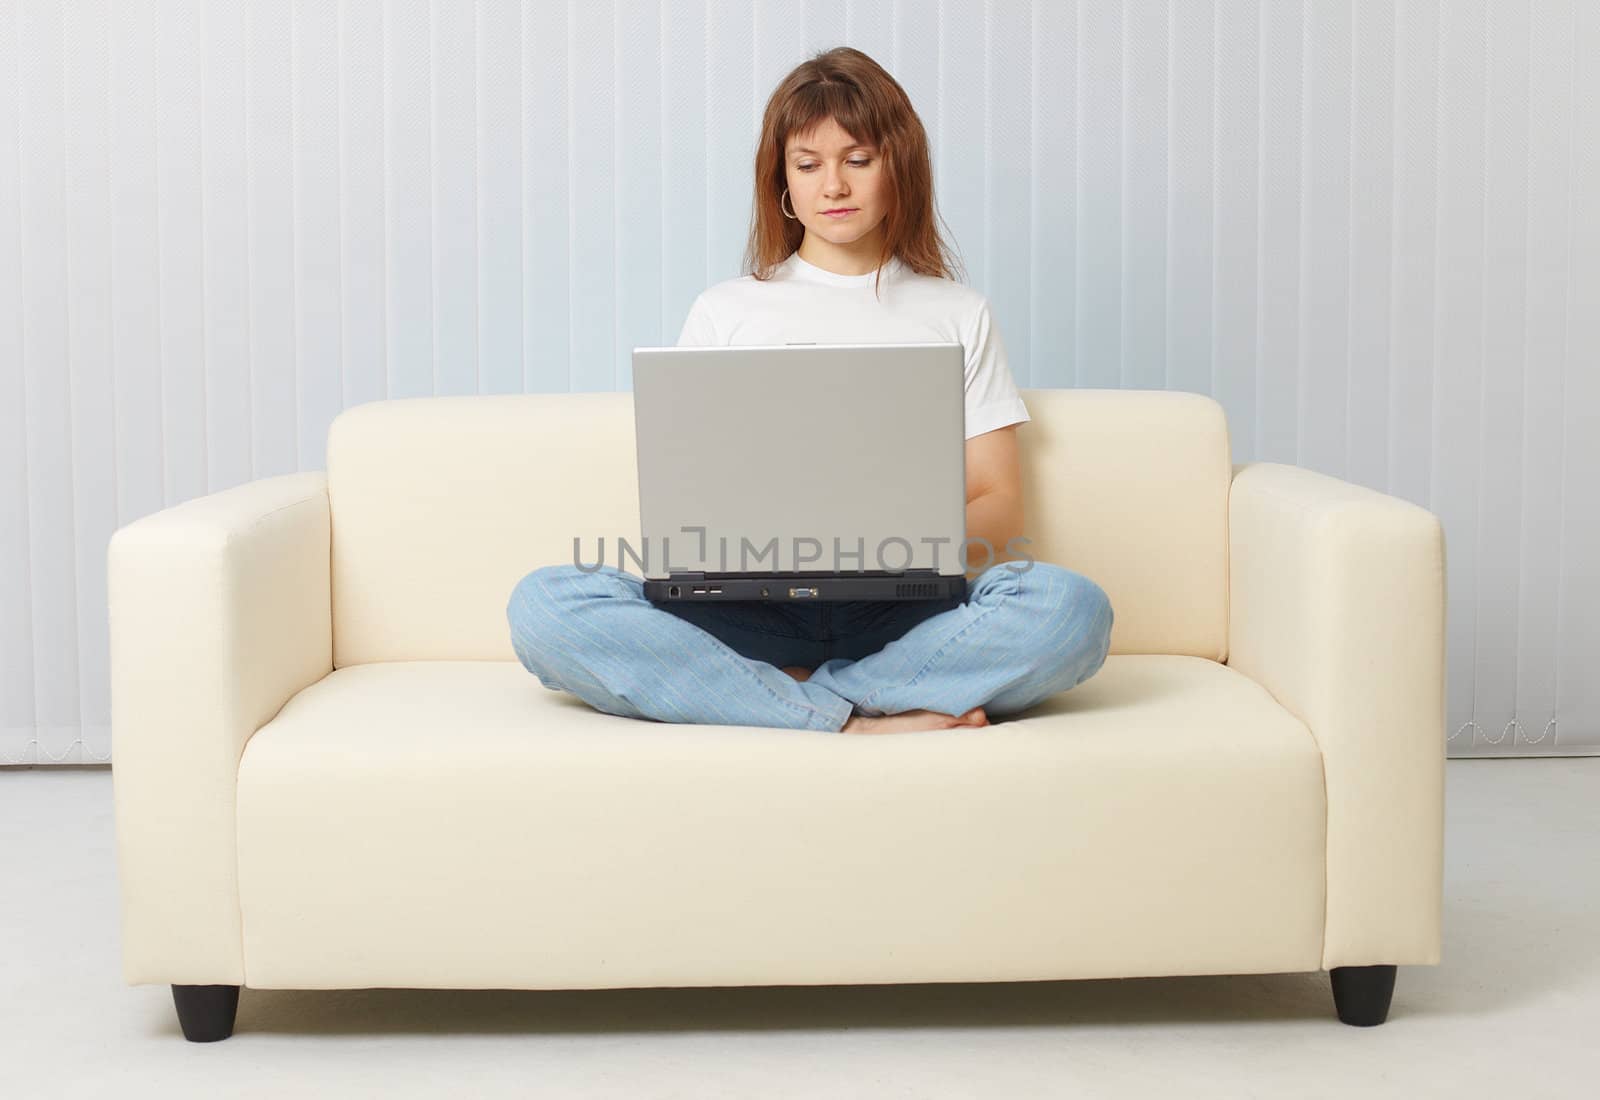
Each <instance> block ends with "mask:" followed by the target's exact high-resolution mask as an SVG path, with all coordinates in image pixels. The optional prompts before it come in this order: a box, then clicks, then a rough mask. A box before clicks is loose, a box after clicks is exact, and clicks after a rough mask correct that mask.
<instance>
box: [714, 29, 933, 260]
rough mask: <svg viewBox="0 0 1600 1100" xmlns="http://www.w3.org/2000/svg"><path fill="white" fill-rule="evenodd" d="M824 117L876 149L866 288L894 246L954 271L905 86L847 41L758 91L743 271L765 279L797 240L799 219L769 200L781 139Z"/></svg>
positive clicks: (780, 161)
mask: <svg viewBox="0 0 1600 1100" xmlns="http://www.w3.org/2000/svg"><path fill="white" fill-rule="evenodd" d="M829 117H832V118H833V120H834V121H835V122H837V123H838V124H839V127H840V129H842V130H844V131H845V132H846V133H848V134H849V135H850V136H851V137H853V138H855V140H857V141H860V142H867V143H871V144H873V145H876V146H877V147H878V149H879V157H880V159H881V162H882V171H883V174H884V178H885V180H886V181H887V184H888V193H889V210H888V213H886V214H885V215H884V219H883V223H882V225H883V238H884V244H883V252H882V254H881V255H880V256H879V257H878V267H879V271H878V279H877V280H874V283H873V289H874V291H876V290H877V289H878V286H877V284H878V282H879V281H881V280H882V278H883V271H882V268H883V265H884V264H885V263H887V262H888V261H889V259H890V257H894V256H898V257H899V258H900V261H901V262H902V263H904V264H905V265H906V266H907V267H909V268H910V269H911V270H913V271H915V272H918V273H919V274H922V275H934V276H938V277H940V278H954V276H953V275H952V274H951V268H952V266H953V255H952V253H951V250H950V249H949V247H948V246H947V245H946V244H945V241H944V239H943V238H942V237H941V236H940V235H939V231H938V230H937V229H936V228H935V227H934V217H935V213H934V202H933V169H932V166H931V164H930V161H929V158H928V135H927V131H925V130H924V129H923V127H922V120H921V119H920V118H918V117H917V112H916V110H915V109H913V108H912V106H911V99H910V97H908V96H907V95H906V92H905V89H904V88H902V87H901V86H900V84H899V83H898V82H897V81H896V80H895V78H894V77H892V76H890V75H889V74H888V73H887V72H885V71H884V69H883V67H882V66H881V65H879V64H878V63H877V62H876V61H874V60H872V58H870V57H868V56H867V55H866V54H864V53H862V52H861V51H860V50H857V49H854V48H852V47H850V46H836V47H834V48H833V49H831V50H827V51H825V52H823V53H819V54H816V55H815V56H813V57H812V58H811V59H810V60H808V61H804V62H802V63H801V64H799V65H797V66H796V67H795V68H794V70H793V71H792V72H790V73H789V75H788V76H786V77H784V78H783V79H782V80H781V81H779V82H778V86H777V88H775V89H773V92H772V96H771V98H769V99H768V100H767V107H766V111H765V113H764V114H763V115H762V120H761V138H760V141H759V142H758V143H757V145H756V166H755V201H754V203H753V204H752V207H751V209H752V216H751V225H750V241H749V244H748V245H747V246H746V248H745V255H744V267H745V270H746V272H747V273H749V274H752V275H754V276H755V277H756V279H758V280H760V281H763V282H765V281H766V280H767V279H769V278H771V277H772V272H773V269H774V268H775V267H776V266H777V265H778V264H781V263H782V262H783V261H784V260H786V259H788V258H789V256H790V255H791V254H792V253H793V252H794V251H795V250H796V249H797V248H799V247H800V242H801V240H802V239H804V237H805V226H803V225H801V224H800V222H799V221H797V220H795V219H793V218H790V217H787V216H786V215H785V214H784V213H783V210H782V209H781V208H780V206H779V203H780V202H781V201H782V199H783V189H784V188H785V187H786V186H787V185H788V184H787V180H786V177H785V174H784V155H783V150H784V145H785V143H786V142H787V141H788V140H789V135H790V134H791V133H802V134H803V133H806V132H807V131H809V130H810V129H811V128H812V127H813V126H815V125H817V124H818V123H820V122H822V121H823V120H825V119H827V118H829ZM940 220H941V221H942V220H943V219H940Z"/></svg>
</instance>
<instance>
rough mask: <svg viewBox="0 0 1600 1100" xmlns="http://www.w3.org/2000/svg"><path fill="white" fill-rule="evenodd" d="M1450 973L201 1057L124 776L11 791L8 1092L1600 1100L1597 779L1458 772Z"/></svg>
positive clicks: (895, 993) (723, 1012)
mask: <svg viewBox="0 0 1600 1100" xmlns="http://www.w3.org/2000/svg"><path fill="white" fill-rule="evenodd" d="M1447 775H1448V778H1447V788H1446V817H1447V830H1448V831H1447V835H1446V843H1445V859H1446V870H1445V914H1444V951H1443V956H1444V957H1443V962H1442V963H1441V964H1440V965H1439V966H1437V967H1401V968H1400V972H1399V979H1398V981H1397V982H1396V986H1395V995H1394V1002H1393V1005H1392V1007H1391V1009H1390V1014H1389V1021H1388V1023H1386V1024H1383V1025H1381V1026H1379V1027H1374V1028H1355V1027H1348V1026H1346V1025H1344V1024H1341V1023H1339V1022H1338V1021H1337V1020H1336V1019H1335V1017H1334V1015H1333V1003H1332V1000H1331V996H1330V994H1329V991H1328V984H1327V976H1326V975H1325V974H1322V973H1311V974H1282V975H1248V976H1240V977H1221V976H1219V977H1185V978H1138V979H1131V980H1126V981H1084V982H1029V983H1016V984H1007V983H994V984H981V985H964V984H939V985H896V986H825V987H806V986H787V987H775V988H749V989H654V990H595V991H558V992H545V991H529V992H518V991H483V992H459V991H429V990H407V989H376V990H356V991H350V992H330V991H308V992H297V991H286V990H253V989H248V988H247V989H245V990H244V991H243V993H242V994H241V997H240V1002H239V1016H238V1023H237V1026H236V1030H235V1033H234V1035H233V1037H232V1038H230V1039H227V1040H224V1041H222V1042H218V1043H207V1044H198V1043H188V1042H185V1041H184V1039H183V1037H182V1035H181V1033H180V1032H179V1030H178V1023H177V1017H176V1016H175V1015H174V1013H173V1007H172V996H171V992H170V989H169V987H167V986H164V985H162V986H155V985H150V986H125V985H123V984H122V980H121V976H120V967H119V953H120V950H121V934H120V930H119V928H118V924H117V879H116V866H115V846H114V836H113V829H112V816H111V773H110V770H109V769H108V768H105V767H97V768H81V769H75V768H34V769H11V768H8V769H3V770H0V884H3V887H0V934H3V935H4V941H3V944H0V1093H3V1094H4V1095H5V1096H6V1097H8V1098H16V1100H34V1098H38V1097H57V1096H60V1097H79V1096H83V1097H101V1096H111V1095H113V1094H114V1092H120V1093H123V1094H129V1093H131V1094H133V1095H143V1094H146V1093H148V1094H150V1095H158V1094H159V1095H160V1096H163V1097H173V1096H178V1097H187V1096H195V1097H200V1096H205V1097H216V1096H227V1097H254V1096H260V1097H274V1098H277V1097H282V1096H286V1095H291V1094H293V1095H297V1096H341V1097H343V1096H350V1097H354V1096H380V1095H381V1096H384V1097H398V1096H439V1095H443V1094H444V1093H445V1092H446V1091H449V1092H452V1093H456V1092H460V1093H461V1094H463V1095H467V1096H474V1097H481V1096H499V1095H507V1096H510V1095H516V1096H572V1097H628V1098H630V1100H632V1098H645V1097H669V1096H670V1097H694V1098H697V1100H698V1098H708V1097H752V1098H754V1097H760V1098H766V1097H781V1096H818V1097H828V1098H830V1100H836V1098H845V1097H886V1096H896V1097H898V1096H906V1097H945V1096H951V1097H982V1098H985V1100H988V1098H1006V1100H1009V1098H1012V1097H1032V1096H1052V1097H1053V1096H1069V1095H1084V1096H1145V1095H1160V1096H1216V1097H1230V1098H1237V1097H1247V1096H1261V1097H1272V1098H1275V1100H1276V1098H1282V1097H1307V1096H1330V1097H1331V1096H1339V1097H1362V1098H1365V1097H1372V1096H1395V1097H1433V1096H1439V1097H1452V1098H1455V1097H1475V1096H1486V1097H1487V1096H1494V1097H1517V1098H1519V1100H1521V1098H1525V1097H1555V1096H1561V1097H1566V1096H1573V1097H1577V1096H1583V1097H1591V1096H1596V1095H1600V1089H1597V1087H1596V1080H1597V1074H1600V1058H1597V1056H1596V1054H1595V1049H1596V1047H1597V1045H1600V967H1597V965H1596V961H1597V956H1600V935H1597V932H1600V919H1597V916H1600V758H1587V759H1578V758H1573V759H1543V760H1454V761H1451V762H1450V763H1449V765H1448V767H1447Z"/></svg>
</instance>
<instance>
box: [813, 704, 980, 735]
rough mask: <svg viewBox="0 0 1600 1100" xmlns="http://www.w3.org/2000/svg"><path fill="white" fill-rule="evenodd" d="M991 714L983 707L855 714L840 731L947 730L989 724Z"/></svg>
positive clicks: (897, 731)
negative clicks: (944, 711)
mask: <svg viewBox="0 0 1600 1100" xmlns="http://www.w3.org/2000/svg"><path fill="white" fill-rule="evenodd" d="M988 724H989V716H988V715H987V714H985V713H984V712H983V708H982V707H973V708H972V709H971V710H969V711H967V712H966V713H965V714H942V713H940V712H939V711H936V710H907V711H902V712H901V713H899V714H885V715H883V716H881V717H873V716H869V715H865V714H852V715H851V716H850V719H849V720H848V721H847V722H845V724H844V728H843V729H841V730H840V731H839V732H840V733H905V732H908V731H910V730H947V729H954V728H955V727H956V726H987V725H988Z"/></svg>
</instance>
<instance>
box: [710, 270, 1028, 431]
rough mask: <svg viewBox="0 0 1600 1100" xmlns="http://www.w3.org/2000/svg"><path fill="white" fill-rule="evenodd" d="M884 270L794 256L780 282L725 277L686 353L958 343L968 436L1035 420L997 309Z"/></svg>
mask: <svg viewBox="0 0 1600 1100" xmlns="http://www.w3.org/2000/svg"><path fill="white" fill-rule="evenodd" d="M882 271H883V282H882V285H881V287H880V288H879V289H878V293H876V294H875V293H874V288H873V281H874V280H875V279H877V278H878V272H877V271H869V272H867V273H866V274H865V275H839V274H835V273H834V272H832V271H825V270H823V269H822V268H820V267H817V266H816V265H815V264H811V263H807V262H806V261H805V260H802V259H801V258H800V254H799V253H798V252H795V253H793V254H791V255H790V256H789V258H788V259H787V260H785V261H783V263H782V264H780V265H778V268H777V269H776V270H775V271H774V272H773V274H772V278H771V279H769V280H767V281H766V282H761V281H758V280H757V279H756V277H755V276H754V275H741V276H739V277H737V278H733V279H725V280H723V281H722V282H720V283H715V284H713V285H712V286H709V287H707V288H706V289H705V290H703V291H701V292H700V295H699V296H698V297H697V298H695V300H694V304H693V305H691V306H690V307H689V315H688V317H687V318H686V319H685V320H684V322H683V332H682V334H681V335H679V337H678V346H679V347H707V346H722V345H729V344H788V343H795V342H809V343H816V344H889V343H894V344H897V343H917V342H942V341H953V342H958V343H960V344H961V346H962V348H963V349H965V352H966V359H967V363H966V438H968V439H971V438H972V437H973V436H975V435H982V434H983V433H984V432H989V431H993V430H994V429H996V428H1003V427H1005V426H1006V425H1008V424H1020V423H1022V422H1024V421H1027V420H1031V419H1032V417H1030V416H1029V415H1028V409H1027V406H1025V405H1024V404H1023V403H1022V395H1021V394H1020V393H1019V392H1018V391H1017V383H1016V380H1015V379H1014V378H1013V377H1012V376H1011V365H1010V364H1009V363H1008V362H1007V361H1006V348H1005V342H1004V341H1003V340H1001V339H1000V329H999V326H997V325H996V324H995V323H994V316H993V314H992V313H991V312H990V310H989V301H988V299H987V298H985V297H984V296H983V295H982V294H981V293H979V292H978V291H976V290H973V289H972V288H971V287H969V286H964V285H963V284H961V283H958V282H956V281H955V280H953V279H943V278H939V277H938V276H934V275H922V274H918V273H917V272H915V271H913V270H911V269H910V268H909V267H907V266H906V265H905V264H904V263H903V262H902V261H901V260H900V258H899V257H898V256H896V257H892V258H891V259H890V260H889V262H888V263H886V264H885V265H884V266H883V268H882Z"/></svg>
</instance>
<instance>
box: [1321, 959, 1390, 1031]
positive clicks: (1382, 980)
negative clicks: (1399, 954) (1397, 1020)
mask: <svg viewBox="0 0 1600 1100" xmlns="http://www.w3.org/2000/svg"><path fill="white" fill-rule="evenodd" d="M1394 970H1395V968H1394V967H1393V966H1336V967H1334V968H1333V969H1332V970H1330V971H1328V977H1329V979H1330V980H1331V981H1332V982H1333V1007H1334V1009H1335V1010H1336V1011H1337V1012H1338V1013H1339V1019H1341V1020H1343V1021H1344V1022H1345V1023H1347V1024H1352V1025H1354V1026H1355V1027H1373V1026H1375V1025H1377V1024H1381V1023H1383V1021H1385V1020H1387V1019H1388V1018H1389V998H1390V997H1392V996H1393V995H1394Z"/></svg>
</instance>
